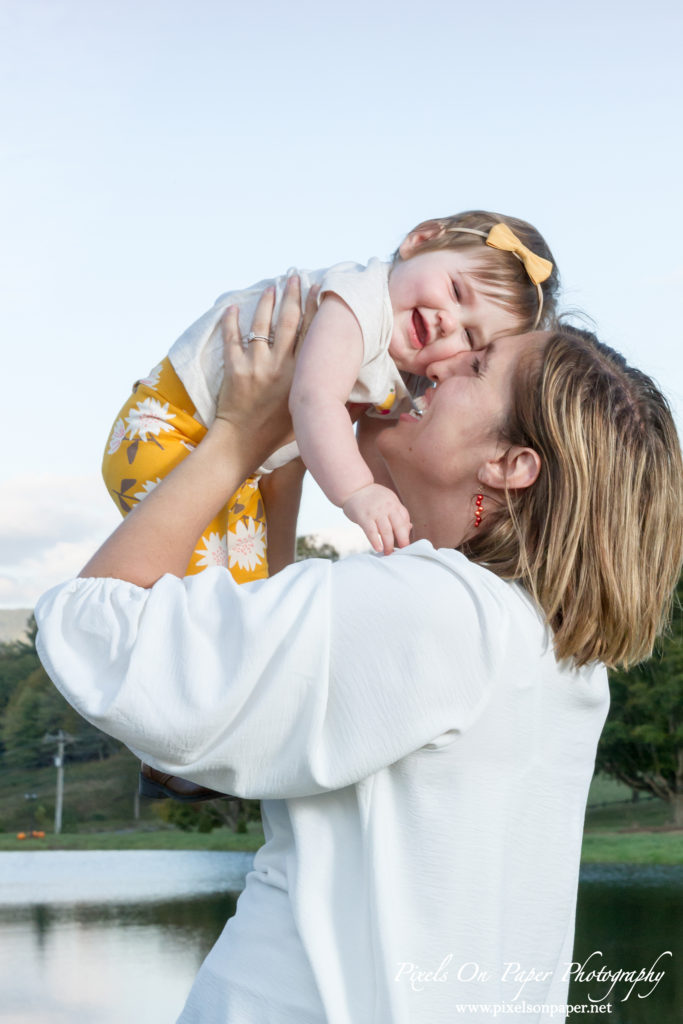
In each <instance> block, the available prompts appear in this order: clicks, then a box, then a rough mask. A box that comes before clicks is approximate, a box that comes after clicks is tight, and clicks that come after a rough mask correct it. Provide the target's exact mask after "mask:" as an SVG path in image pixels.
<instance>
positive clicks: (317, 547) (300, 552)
mask: <svg viewBox="0 0 683 1024" xmlns="http://www.w3.org/2000/svg"><path fill="white" fill-rule="evenodd" d="M305 558H329V559H330V561H331V562H336V561H338V560H339V552H338V551H337V549H336V548H334V547H332V545H331V544H317V543H316V540H315V534H307V535H306V536H305V537H297V539H296V560H297V562H303V560H304V559H305Z"/></svg>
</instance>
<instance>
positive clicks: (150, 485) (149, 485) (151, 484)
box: [133, 476, 161, 501]
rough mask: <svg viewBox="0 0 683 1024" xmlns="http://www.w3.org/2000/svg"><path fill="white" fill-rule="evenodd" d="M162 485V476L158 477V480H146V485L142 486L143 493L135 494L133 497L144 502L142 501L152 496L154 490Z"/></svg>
mask: <svg viewBox="0 0 683 1024" xmlns="http://www.w3.org/2000/svg"><path fill="white" fill-rule="evenodd" d="M160 483H161V477H160V476H158V477H157V478H156V480H145V482H144V484H143V485H142V490H141V491H136V492H135V494H134V495H133V497H134V498H137V499H138V501H142V499H143V498H146V497H147V495H148V494H151V493H152V491H153V490H154V488H155V487H158V485H159V484H160Z"/></svg>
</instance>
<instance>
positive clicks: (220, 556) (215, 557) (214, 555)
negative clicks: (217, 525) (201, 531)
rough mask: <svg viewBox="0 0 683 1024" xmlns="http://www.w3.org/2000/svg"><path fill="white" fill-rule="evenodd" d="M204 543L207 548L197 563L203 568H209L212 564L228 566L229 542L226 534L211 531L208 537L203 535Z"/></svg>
mask: <svg viewBox="0 0 683 1024" xmlns="http://www.w3.org/2000/svg"><path fill="white" fill-rule="evenodd" d="M202 544H203V545H204V548H205V550H204V551H202V552H201V553H200V555H199V557H198V558H197V565H200V566H201V567H202V569H209V568H210V567H211V566H212V565H222V566H223V567H224V568H226V569H227V567H228V544H227V538H226V537H225V536H223V537H221V535H220V534H219V533H210V534H209V536H208V537H202Z"/></svg>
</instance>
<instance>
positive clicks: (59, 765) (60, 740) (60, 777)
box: [43, 729, 73, 836]
mask: <svg viewBox="0 0 683 1024" xmlns="http://www.w3.org/2000/svg"><path fill="white" fill-rule="evenodd" d="M55 742H56V743H57V753H56V754H55V755H54V764H55V768H56V769H57V797H56V799H55V835H56V836H58V835H60V833H61V831H62V808H63V806H64V747H65V746H66V744H67V743H71V742H73V736H70V735H69V733H68V732H64V731H63V730H62V729H60V730H59V732H58V733H57V735H56V736H53V735H52V734H51V733H46V734H45V736H44V737H43V743H55Z"/></svg>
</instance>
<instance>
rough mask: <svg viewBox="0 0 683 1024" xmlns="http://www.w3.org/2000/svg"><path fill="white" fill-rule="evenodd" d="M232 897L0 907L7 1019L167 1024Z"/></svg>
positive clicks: (47, 1023) (0, 975)
mask: <svg viewBox="0 0 683 1024" xmlns="http://www.w3.org/2000/svg"><path fill="white" fill-rule="evenodd" d="M236 899H237V894H236V893H218V894H214V895H212V896H199V897H195V898H193V899H181V900H173V901H166V902H162V903H151V902H146V903H140V904H138V905H125V904H121V905H110V904H102V905H96V904H95V905H94V904H83V905H76V906H68V905H57V906H46V905H40V904H36V905H34V906H32V907H27V908H17V907H15V908H12V909H11V910H10V909H9V908H3V909H2V910H0V936H1V943H0V950H1V952H0V991H1V992H2V1000H1V1003H0V1020H1V1021H3V1024H76V1022H84V1024H122V1022H128V1021H137V1020H144V1021H145V1022H146V1024H171V1022H172V1021H174V1020H175V1019H176V1017H177V1016H178V1014H179V1013H180V1010H181V1009H182V1006H183V1003H184V1002H185V999H186V997H187V993H188V992H189V990H190V986H191V984H192V981H193V979H194V976H195V974H196V972H197V970H198V968H199V965H200V963H201V962H202V960H203V959H204V957H205V956H206V954H207V953H208V951H209V949H210V948H211V945H212V944H213V942H214V941H215V939H216V937H217V935H218V934H219V932H220V930H221V928H222V927H223V925H224V924H225V921H226V920H227V918H228V917H230V916H231V915H232V914H233V913H234V912H235V903H236Z"/></svg>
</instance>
